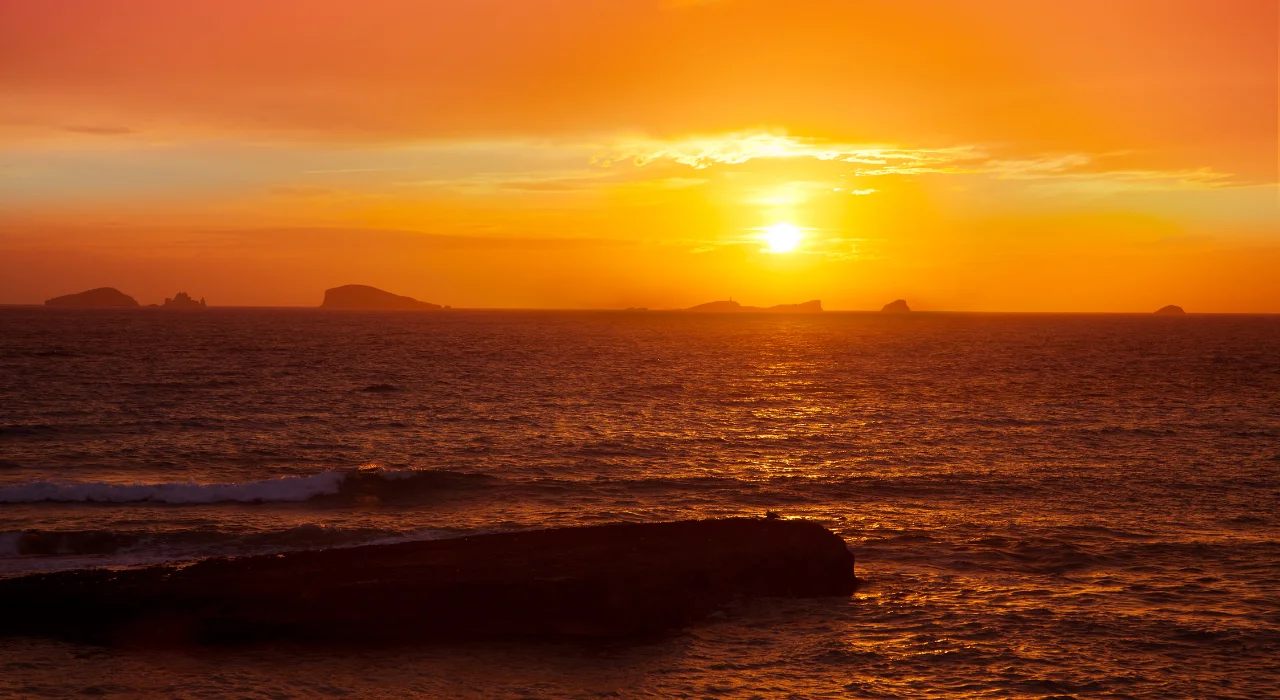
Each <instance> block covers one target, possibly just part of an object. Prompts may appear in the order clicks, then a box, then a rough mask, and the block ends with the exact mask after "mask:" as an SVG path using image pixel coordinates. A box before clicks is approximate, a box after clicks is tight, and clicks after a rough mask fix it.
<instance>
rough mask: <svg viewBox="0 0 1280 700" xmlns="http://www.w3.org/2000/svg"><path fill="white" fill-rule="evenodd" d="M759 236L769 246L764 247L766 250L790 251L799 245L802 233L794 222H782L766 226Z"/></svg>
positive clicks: (802, 237)
mask: <svg viewBox="0 0 1280 700" xmlns="http://www.w3.org/2000/svg"><path fill="white" fill-rule="evenodd" d="M761 238H762V239H763V240H764V242H765V244H766V245H767V246H769V247H768V248H766V249H765V250H766V251H767V252H770V253H790V252H791V251H793V250H795V249H796V246H799V245H800V241H801V240H802V239H804V234H803V233H801V232H800V229H799V228H797V227H796V226H795V225H794V224H789V223H786V222H782V223H777V224H774V225H772V226H770V227H768V228H766V229H765V230H764V234H763V235H762V236H761Z"/></svg>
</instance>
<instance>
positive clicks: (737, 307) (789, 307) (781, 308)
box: [685, 299, 822, 314]
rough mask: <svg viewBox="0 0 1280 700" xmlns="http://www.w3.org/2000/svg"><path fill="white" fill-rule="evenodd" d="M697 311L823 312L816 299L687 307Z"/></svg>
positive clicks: (715, 302) (712, 303) (717, 312)
mask: <svg viewBox="0 0 1280 700" xmlns="http://www.w3.org/2000/svg"><path fill="white" fill-rule="evenodd" d="M685 311H692V312H695V313H711V314H736V313H756V314H816V313H822V302H821V301H819V300H817V299H814V300H813V301H806V302H804V303H802V304H778V305H777V306H743V305H742V304H739V303H738V302H736V301H733V300H732V299H731V300H729V301H712V302H708V303H706V304H699V305H697V306H692V307H690V308H687V309H685Z"/></svg>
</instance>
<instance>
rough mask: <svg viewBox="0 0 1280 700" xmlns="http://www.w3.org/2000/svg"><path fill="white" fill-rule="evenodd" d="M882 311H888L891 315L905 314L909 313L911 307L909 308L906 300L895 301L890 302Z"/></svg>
mask: <svg viewBox="0 0 1280 700" xmlns="http://www.w3.org/2000/svg"><path fill="white" fill-rule="evenodd" d="M880 310H881V311H887V312H889V313H905V312H907V311H910V310H911V307H910V306H907V302H906V300H905V299H896V300H894V301H891V302H889V303H888V304H885V305H884V306H883V307H882V308H881V309H880Z"/></svg>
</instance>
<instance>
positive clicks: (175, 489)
mask: <svg viewBox="0 0 1280 700" xmlns="http://www.w3.org/2000/svg"><path fill="white" fill-rule="evenodd" d="M492 480H493V477H488V476H484V475H481V474H469V473H465V472H450V471H441V470H433V469H383V468H381V467H374V466H364V467H360V468H357V469H346V470H329V471H325V472H321V473H319V474H311V475H309V476H282V477H277V478H274V479H263V480H261V481H247V482H243V483H229V484H222V483H214V484H200V483H196V482H172V483H159V484H118V483H111V482H105V481H91V482H79V483H76V482H58V481H37V482H32V483H27V484H17V485H14V486H5V487H0V503H41V502H57V503H167V504H173V505H205V504H211V503H267V502H275V503H289V502H295V503H296V502H302V501H310V500H313V499H319V498H325V497H345V498H359V497H373V498H395V497H398V496H405V495H410V494H414V493H422V492H423V491H428V490H450V489H460V488H471V487H482V486H484V485H486V484H488V483H489V482H490V481H492Z"/></svg>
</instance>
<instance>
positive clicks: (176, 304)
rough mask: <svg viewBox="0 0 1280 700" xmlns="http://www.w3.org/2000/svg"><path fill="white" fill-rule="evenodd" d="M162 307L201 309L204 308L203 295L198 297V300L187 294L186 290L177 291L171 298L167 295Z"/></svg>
mask: <svg viewBox="0 0 1280 700" xmlns="http://www.w3.org/2000/svg"><path fill="white" fill-rule="evenodd" d="M164 308H166V309H203V308H206V305H205V303H204V297H200V301H196V300H195V299H192V298H191V297H190V296H188V295H187V293H186V292H178V293H177V294H176V295H175V296H174V297H173V298H172V299H169V298H168V297H166V298H165V300H164Z"/></svg>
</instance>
